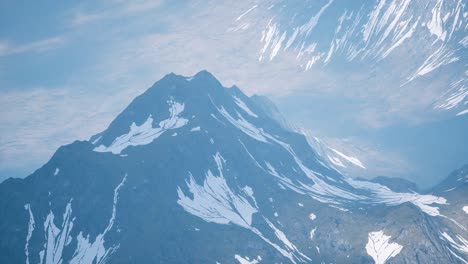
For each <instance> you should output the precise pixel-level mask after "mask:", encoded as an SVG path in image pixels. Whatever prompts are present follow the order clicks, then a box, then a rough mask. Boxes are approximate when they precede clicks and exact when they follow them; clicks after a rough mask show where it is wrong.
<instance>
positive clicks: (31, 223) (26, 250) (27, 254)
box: [24, 204, 36, 264]
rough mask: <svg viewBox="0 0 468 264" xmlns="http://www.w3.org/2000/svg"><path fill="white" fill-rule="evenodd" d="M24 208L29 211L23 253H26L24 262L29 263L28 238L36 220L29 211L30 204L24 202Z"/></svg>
mask: <svg viewBox="0 0 468 264" xmlns="http://www.w3.org/2000/svg"><path fill="white" fill-rule="evenodd" d="M24 209H26V210H28V213H29V224H28V235H27V236H26V245H24V254H25V255H26V264H29V240H30V239H31V236H32V232H33V231H34V228H35V227H36V222H35V221H34V216H33V213H32V212H31V205H30V204H26V205H25V206H24Z"/></svg>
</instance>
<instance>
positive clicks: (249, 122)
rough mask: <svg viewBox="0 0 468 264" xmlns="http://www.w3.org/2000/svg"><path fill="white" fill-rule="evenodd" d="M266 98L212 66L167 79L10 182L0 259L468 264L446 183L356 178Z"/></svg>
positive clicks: (4, 196) (1, 206) (4, 193)
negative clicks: (406, 186) (288, 124)
mask: <svg viewBox="0 0 468 264" xmlns="http://www.w3.org/2000/svg"><path fill="white" fill-rule="evenodd" d="M262 105H263V106H262V107H260V104H259V103H258V101H255V100H252V99H251V98H249V97H247V96H246V95H244V94H243V93H242V91H241V90H240V89H239V88H237V87H235V86H234V87H231V88H225V87H223V86H222V84H221V83H220V82H219V81H218V80H217V79H216V78H215V77H214V76H212V75H211V74H210V73H209V72H207V71H201V72H199V73H197V74H196V75H195V76H191V77H184V76H179V75H176V74H169V75H166V76H165V77H164V78H163V79H161V80H160V81H158V82H156V83H155V84H154V85H153V86H152V87H150V88H149V89H148V90H147V91H146V92H145V93H143V94H142V95H140V96H138V97H137V98H135V99H134V100H133V101H132V102H131V103H130V105H129V106H128V107H127V108H126V109H124V110H123V112H121V113H120V114H119V115H118V116H117V117H116V119H115V120H114V121H113V122H112V123H111V124H110V125H109V127H108V128H107V129H106V130H104V131H103V132H101V133H99V134H97V135H95V136H93V137H91V139H90V140H89V141H76V142H73V143H72V144H69V145H66V146H62V147H60V148H59V149H58V150H57V152H56V153H55V154H54V155H53V157H52V158H51V159H50V160H49V161H48V162H47V163H46V164H45V165H44V166H42V167H41V168H39V169H38V170H37V171H35V172H34V173H33V174H31V175H30V176H28V177H27V178H25V179H8V180H6V181H4V182H3V183H1V184H0V212H1V215H2V217H1V218H0V238H1V239H0V262H1V263H22V262H26V263H322V262H323V263H330V262H334V263H385V262H387V261H388V262H391V263H466V261H467V259H468V251H467V250H466V248H467V246H468V245H467V242H466V241H467V240H466V238H468V232H467V231H466V225H467V222H468V221H467V219H468V218H467V215H466V214H461V212H462V211H461V210H459V211H460V212H458V211H457V212H458V214H457V215H456V217H454V216H453V215H452V214H448V212H451V210H455V209H452V207H453V205H452V201H451V200H450V199H449V198H445V196H444V193H433V194H419V193H416V192H397V191H393V190H391V189H390V188H388V187H386V186H384V185H381V184H379V183H374V182H368V181H363V180H356V179H351V178H348V177H345V176H343V175H342V174H340V173H339V172H338V171H337V170H335V169H334V168H332V167H330V166H328V165H327V163H326V162H324V160H323V159H322V157H321V156H320V155H318V154H317V153H316V152H315V151H314V150H313V149H312V148H311V146H310V145H309V144H308V143H307V140H306V138H305V137H304V136H303V135H302V134H299V133H297V132H294V131H291V130H289V129H285V128H284V124H281V123H279V122H277V121H276V119H274V118H272V116H271V112H268V111H265V108H264V107H265V105H267V104H262ZM90 122H92V121H90ZM455 184H465V182H463V183H459V182H456V183H455ZM459 198H460V201H459V202H458V204H463V203H464V204H468V201H467V197H466V195H463V194H462V195H461V196H459ZM456 210H458V207H457V209H456Z"/></svg>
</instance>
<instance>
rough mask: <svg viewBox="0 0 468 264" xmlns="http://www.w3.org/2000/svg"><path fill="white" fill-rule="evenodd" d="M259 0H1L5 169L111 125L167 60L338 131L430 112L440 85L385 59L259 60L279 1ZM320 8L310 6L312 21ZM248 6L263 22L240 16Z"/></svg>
mask: <svg viewBox="0 0 468 264" xmlns="http://www.w3.org/2000/svg"><path fill="white" fill-rule="evenodd" d="M257 2H259V1H246V0H242V1H236V2H234V1H228V2H224V3H220V2H219V1H185V0H181V1H164V0H156V1H146V0H139V1H121V0H100V1H79V2H69V1H60V2H56V1H41V2H38V1H33V2H28V3H26V2H23V1H1V3H0V25H3V26H0V89H1V94H2V95H1V96H0V105H2V108H0V181H1V180H3V179H5V178H6V177H10V176H13V177H24V176H26V175H28V174H29V173H31V172H33V171H34V170H35V169H37V168H39V167H40V166H41V165H43V164H44V163H45V162H46V161H47V160H48V159H49V158H50V157H51V155H52V154H53V153H54V152H55V150H56V149H57V148H58V147H59V146H61V145H64V144H69V143H71V142H73V141H74V140H87V139H88V138H89V137H90V136H92V135H93V134H96V133H99V132H100V131H102V130H104V129H105V128H106V127H107V125H108V124H109V123H110V122H111V121H112V119H113V118H114V117H115V116H116V115H117V114H118V113H119V112H120V111H122V110H123V109H124V107H125V106H126V105H127V104H128V103H129V102H130V101H131V100H132V99H133V98H134V97H135V96H137V95H138V94H141V93H142V92H143V91H145V90H146V89H147V88H148V87H150V86H151V85H152V84H153V83H154V82H155V81H157V80H159V79H160V78H161V77H163V76H164V75H165V74H167V73H170V72H175V73H177V74H181V75H186V76H191V75H193V74H195V73H196V72H198V71H200V70H202V69H206V70H208V71H210V72H212V73H213V74H214V75H215V76H216V77H217V78H218V79H219V80H220V81H221V82H222V83H223V84H224V85H225V86H231V85H234V84H236V85H237V86H239V87H240V88H241V89H242V90H243V91H244V92H245V93H246V94H248V95H252V94H261V95H266V96H268V97H270V98H272V99H273V101H275V102H276V103H277V104H278V105H279V107H280V109H281V110H283V112H284V113H285V115H286V116H287V117H288V118H290V119H291V120H293V121H295V122H297V123H299V124H300V125H301V126H303V127H304V128H305V129H307V130H310V131H313V132H314V133H315V134H318V135H320V136H328V137H331V138H340V137H345V136H356V135H360V134H362V132H363V131H380V130H381V129H384V128H386V127H390V126H394V125H395V124H396V125H402V124H403V125H406V124H418V125H419V124H422V123H424V122H427V120H432V119H434V118H433V117H427V116H425V115H422V114H421V113H423V112H424V110H425V109H426V108H427V106H428V105H429V104H431V103H432V102H433V100H434V98H435V97H437V96H440V93H441V88H436V89H426V90H424V93H422V94H421V93H420V91H419V92H414V91H413V90H411V89H406V88H398V89H396V88H392V89H389V85H391V83H390V81H386V82H382V81H381V78H379V77H382V76H383V77H384V76H385V74H381V75H379V74H380V73H379V72H378V70H377V72H376V73H374V75H373V77H372V78H369V76H368V75H367V74H364V75H363V74H360V73H359V72H358V71H357V70H354V69H353V68H346V67H345V69H344V70H343V69H340V70H339V71H337V68H336V67H335V68H332V69H326V68H314V69H312V70H308V71H306V70H304V68H303V67H302V66H301V65H298V63H297V61H296V57H297V54H295V53H293V52H286V51H285V52H279V53H278V55H277V56H276V58H275V59H274V60H270V61H264V60H260V59H259V56H260V55H261V54H262V53H261V52H262V51H261V50H262V47H263V46H262V45H264V43H262V39H263V38H261V34H262V30H263V29H264V27H263V26H259V25H265V24H266V23H268V18H269V17H268V15H269V14H270V15H271V12H273V9H272V11H268V10H269V8H268V10H267V9H266V8H265V9H264V10H265V11H262V10H263V9H260V4H258V3H257ZM269 2H270V1H263V5H264V6H268V5H270V3H269ZM318 2H320V4H322V5H329V4H331V3H332V2H333V1H325V0H319V1H318ZM320 10H321V9H320V8H315V9H314V10H312V11H311V14H312V15H313V17H315V18H316V20H317V21H318V19H319V18H320V16H317V15H316V14H318V13H320V12H322V13H323V12H324V11H320ZM324 10H325V9H324ZM322 13H320V14H322ZM252 15H255V16H256V17H257V18H258V21H257V24H255V23H250V24H248V25H247V24H241V23H242V21H244V20H246V19H248V18H249V16H252ZM307 19H309V18H307ZM310 21H312V22H313V21H314V20H310ZM262 23H263V24H262ZM240 26H245V27H246V28H242V29H240ZM256 26H258V28H256ZM249 27H250V28H249ZM313 32H314V31H312V33H313ZM318 33H321V32H320V31H318ZM338 68H339V67H338ZM343 71H346V72H348V73H347V74H341V73H342V72H343ZM350 80H351V81H350ZM348 83H353V85H348ZM442 90H443V89H442ZM311 104H313V105H314V107H309V106H310V105H311ZM320 105H322V107H320ZM330 105H339V107H329V106H330ZM321 109H327V112H328V113H327V116H326V117H321V116H320V114H319V112H320V110H321ZM377 113H378V114H377ZM330 118H335V119H336V120H337V121H336V122H329V120H330ZM395 160H397V159H396V158H395Z"/></svg>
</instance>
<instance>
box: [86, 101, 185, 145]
mask: <svg viewBox="0 0 468 264" xmlns="http://www.w3.org/2000/svg"><path fill="white" fill-rule="evenodd" d="M167 103H168V105H169V118H167V119H164V120H162V121H161V122H159V124H158V126H156V127H153V117H152V116H151V115H150V116H149V117H148V119H146V121H145V122H144V123H143V124H142V125H140V126H138V125H136V124H135V123H132V125H131V126H130V131H129V132H128V133H127V134H123V135H121V136H119V137H117V138H116V139H115V140H114V141H113V142H112V144H111V145H110V146H108V147H106V146H104V145H100V146H98V147H96V148H94V151H96V152H112V153H113V154H120V152H122V150H124V149H125V148H127V147H129V146H139V145H147V144H150V143H151V142H153V140H155V139H157V138H158V137H159V136H161V135H162V134H163V133H164V132H166V131H168V130H172V129H177V128H180V127H183V126H185V125H186V124H187V123H188V120H187V119H185V118H182V117H179V115H180V114H181V113H182V112H183V111H184V104H181V103H178V102H174V101H173V100H172V99H171V100H169V101H168V102H167Z"/></svg>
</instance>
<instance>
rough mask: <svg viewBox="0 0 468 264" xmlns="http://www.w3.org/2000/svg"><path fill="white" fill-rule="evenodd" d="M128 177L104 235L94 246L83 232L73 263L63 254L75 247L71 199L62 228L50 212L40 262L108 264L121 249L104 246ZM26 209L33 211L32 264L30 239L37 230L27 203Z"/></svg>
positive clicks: (115, 194) (31, 220)
mask: <svg viewBox="0 0 468 264" xmlns="http://www.w3.org/2000/svg"><path fill="white" fill-rule="evenodd" d="M126 178H127V176H126V175H125V177H124V178H123V180H122V182H120V184H119V185H118V186H117V187H116V188H115V189H114V203H113V208H112V216H111V218H110V220H109V224H108V226H107V227H106V229H105V230H104V232H103V233H101V234H98V235H97V236H96V239H95V241H94V242H93V243H90V242H89V240H90V238H89V235H88V236H87V237H86V238H85V237H84V236H83V232H80V233H79V234H78V236H77V237H76V240H77V247H76V249H75V251H74V253H73V255H72V258H71V260H69V261H64V259H63V251H64V249H65V248H67V247H68V246H69V245H70V244H71V242H72V240H73V238H72V236H71V230H72V229H73V224H74V221H75V218H72V207H71V203H72V200H70V201H69V202H68V204H67V205H66V207H65V212H64V213H63V217H62V224H61V226H57V225H56V224H55V215H54V213H53V212H52V210H50V211H49V214H48V215H47V216H46V219H45V221H44V233H45V241H44V247H43V249H42V250H41V251H40V252H39V257H40V261H39V263H47V264H49V263H51V264H61V263H64V262H67V263H71V264H92V263H103V262H105V260H106V259H107V258H108V257H109V256H110V255H111V254H112V253H113V252H114V251H115V250H116V249H117V248H118V245H117V246H111V247H109V248H107V249H106V248H105V247H104V237H105V235H106V234H107V233H108V232H109V231H110V230H111V229H112V227H113V225H114V221H115V217H116V210H117V209H116V205H117V201H118V193H119V190H120V188H121V187H122V186H123V185H124V183H125V181H126ZM25 209H26V210H28V212H29V227H28V236H27V238H26V245H25V254H26V263H29V250H28V246H29V240H30V239H31V237H32V234H33V231H34V227H35V222H34V215H33V213H32V211H31V207H30V205H29V204H27V205H26V206H25Z"/></svg>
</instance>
